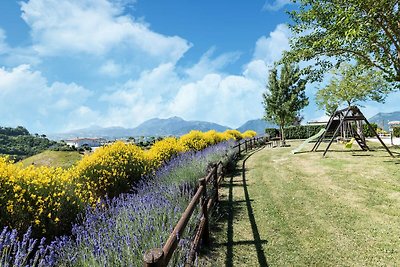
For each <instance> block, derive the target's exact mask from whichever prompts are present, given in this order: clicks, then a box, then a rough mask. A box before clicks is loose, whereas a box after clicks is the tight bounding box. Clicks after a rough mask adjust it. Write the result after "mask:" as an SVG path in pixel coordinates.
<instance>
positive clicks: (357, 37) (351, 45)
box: [284, 0, 400, 88]
mask: <svg viewBox="0 0 400 267" xmlns="http://www.w3.org/2000/svg"><path fill="white" fill-rule="evenodd" d="M292 1H293V2H297V3H298V4H299V9H298V10H297V11H292V12H290V15H291V17H292V19H293V21H294V24H293V25H291V29H292V30H293V32H294V33H295V37H294V38H292V39H291V50H290V51H289V52H287V53H286V54H285V56H284V61H285V60H288V61H290V62H299V61H301V60H306V61H307V60H311V59H314V60H316V63H315V65H313V66H312V67H311V68H310V70H312V73H314V74H321V73H323V72H325V71H326V69H327V68H331V67H332V66H333V64H332V60H333V58H334V59H336V60H337V61H336V62H335V61H334V62H333V63H334V64H335V63H338V62H342V61H349V60H351V59H355V60H356V61H357V62H358V63H361V64H363V65H365V66H368V67H370V68H375V69H379V70H380V71H382V73H383V74H384V77H385V79H386V80H387V81H389V82H395V83H394V84H393V85H395V86H397V87H398V88H400V8H399V0H292ZM319 77H321V76H320V75H319Z"/></svg>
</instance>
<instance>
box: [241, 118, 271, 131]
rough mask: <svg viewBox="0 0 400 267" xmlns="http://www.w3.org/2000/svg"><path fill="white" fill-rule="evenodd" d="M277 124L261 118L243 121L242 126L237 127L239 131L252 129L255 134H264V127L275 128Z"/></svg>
mask: <svg viewBox="0 0 400 267" xmlns="http://www.w3.org/2000/svg"><path fill="white" fill-rule="evenodd" d="M276 127H277V126H276V125H275V124H272V123H269V122H266V121H265V120H263V119H255V120H249V121H247V122H246V123H244V124H243V125H242V126H240V127H239V128H237V130H239V131H240V132H244V131H247V130H254V131H256V132H257V134H264V132H265V128H276Z"/></svg>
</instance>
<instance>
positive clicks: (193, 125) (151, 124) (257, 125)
mask: <svg viewBox="0 0 400 267" xmlns="http://www.w3.org/2000/svg"><path fill="white" fill-rule="evenodd" d="M266 127H273V125H272V124H269V123H267V122H266V121H264V120H262V119H256V120H250V121H247V122H246V123H245V124H243V125H242V126H240V127H239V128H238V130H239V131H241V132H244V131H247V130H254V131H256V132H257V133H258V134H262V133H264V129H265V128H266ZM227 129H232V128H231V127H227V126H223V125H220V124H217V123H212V122H206V121H186V120H184V119H182V118H179V117H171V118H168V119H158V118H155V119H150V120H147V121H145V122H143V123H142V124H140V125H139V126H137V127H135V128H123V127H107V128H103V127H99V126H91V127H89V128H84V129H79V130H74V131H70V132H66V133H59V134H48V137H49V138H50V139H53V140H66V139H72V138H76V137H101V138H105V139H108V140H112V139H118V138H124V137H129V136H167V135H174V136H180V135H183V134H186V133H188V132H190V131H191V130H199V131H203V132H204V131H209V130H216V131H218V132H223V131H225V130H227Z"/></svg>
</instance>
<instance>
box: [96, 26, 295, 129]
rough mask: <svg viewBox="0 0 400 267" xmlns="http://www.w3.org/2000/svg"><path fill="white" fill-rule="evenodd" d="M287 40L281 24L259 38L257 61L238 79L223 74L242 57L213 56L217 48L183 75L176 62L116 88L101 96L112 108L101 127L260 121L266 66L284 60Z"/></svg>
mask: <svg viewBox="0 0 400 267" xmlns="http://www.w3.org/2000/svg"><path fill="white" fill-rule="evenodd" d="M288 36H289V31H288V29H287V28H286V26H284V25H278V26H277V27H276V29H275V30H274V31H273V32H272V33H271V34H270V35H269V36H267V37H261V38H260V39H259V40H258V41H257V43H256V45H255V49H254V55H253V59H252V60H251V61H250V62H249V63H247V64H245V66H244V69H243V72H242V73H241V74H238V75H229V74H225V73H224V72H223V69H224V67H225V66H226V65H228V64H230V63H231V62H234V61H235V60H237V58H238V56H239V55H238V54H237V53H227V54H222V55H218V56H215V57H214V56H213V53H214V49H213V48H212V49H210V50H209V51H207V52H206V53H205V54H204V55H203V56H202V57H201V58H200V59H199V61H198V62H197V63H195V64H194V65H193V66H190V67H188V68H186V69H183V71H179V70H181V69H180V68H177V67H176V66H175V64H172V63H170V64H161V65H159V66H158V67H156V68H154V69H152V70H151V71H144V72H142V73H141V75H140V77H139V78H138V79H136V80H130V81H128V82H126V83H124V84H122V85H119V86H115V88H116V90H115V91H113V92H110V93H107V94H104V95H103V96H102V97H101V99H102V100H103V101H105V102H106V103H108V104H109V109H108V111H107V115H105V116H104V119H105V121H104V122H103V124H106V125H117V124H119V125H129V126H135V125H137V124H138V123H140V122H142V121H143V120H146V119H150V118H152V117H163V118H165V117H169V116H181V117H183V118H185V119H190V120H209V121H215V122H218V123H221V124H224V125H228V126H231V127H237V126H240V124H242V123H244V122H245V121H246V120H248V119H253V118H257V117H262V115H263V107H262V105H261V102H262V93H263V92H264V91H265V84H266V80H267V75H268V64H272V62H273V61H274V60H276V59H279V58H280V56H281V54H282V51H283V50H284V49H285V45H286V44H287V42H288ZM275 43H278V44H277V45H275ZM263 46H266V47H263ZM138 115H139V116H138Z"/></svg>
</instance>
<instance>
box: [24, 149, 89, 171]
mask: <svg viewBox="0 0 400 267" xmlns="http://www.w3.org/2000/svg"><path fill="white" fill-rule="evenodd" d="M81 158H82V155H81V154H79V153H78V152H76V151H50V150H46V151H44V152H42V153H40V154H37V155H34V156H32V157H29V158H26V159H24V160H23V161H22V164H23V165H24V166H29V165H31V164H32V163H33V164H34V165H35V166H49V167H50V166H51V167H61V168H65V169H66V168H69V167H71V166H72V165H73V164H74V163H76V162H77V161H78V160H80V159H81Z"/></svg>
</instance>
